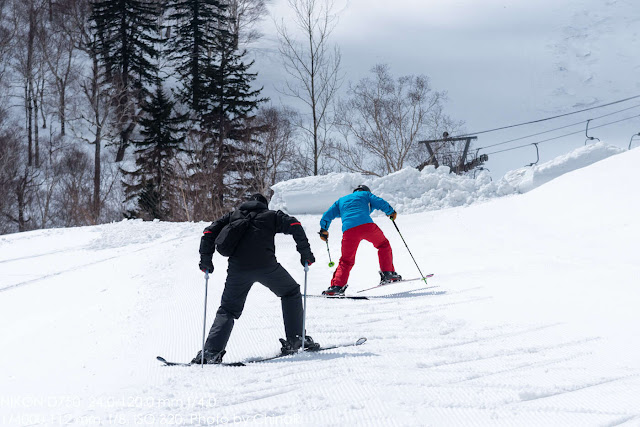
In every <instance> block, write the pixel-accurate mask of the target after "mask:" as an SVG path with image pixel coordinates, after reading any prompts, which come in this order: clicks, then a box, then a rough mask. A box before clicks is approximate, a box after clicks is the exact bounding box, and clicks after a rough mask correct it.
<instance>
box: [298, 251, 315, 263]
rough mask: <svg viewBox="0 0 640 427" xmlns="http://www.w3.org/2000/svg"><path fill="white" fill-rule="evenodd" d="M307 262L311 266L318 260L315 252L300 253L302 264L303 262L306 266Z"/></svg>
mask: <svg viewBox="0 0 640 427" xmlns="http://www.w3.org/2000/svg"><path fill="white" fill-rule="evenodd" d="M305 262H306V263H307V264H308V265H309V266H311V264H313V263H314V262H316V258H315V257H314V256H313V254H312V253H311V251H309V252H307V253H305V254H302V255H300V264H302V266H303V267H304V263H305Z"/></svg>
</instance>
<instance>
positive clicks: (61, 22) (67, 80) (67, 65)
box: [39, 2, 80, 137]
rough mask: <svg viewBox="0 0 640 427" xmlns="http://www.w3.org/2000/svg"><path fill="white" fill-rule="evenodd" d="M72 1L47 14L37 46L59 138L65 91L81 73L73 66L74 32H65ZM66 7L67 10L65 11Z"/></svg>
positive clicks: (64, 119)
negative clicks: (50, 91) (47, 77)
mask: <svg viewBox="0 0 640 427" xmlns="http://www.w3.org/2000/svg"><path fill="white" fill-rule="evenodd" d="M71 6H72V4H71V2H59V3H55V5H54V8H53V9H54V13H51V14H50V21H49V25H47V26H46V27H42V28H41V31H40V34H39V43H40V45H41V49H42V57H43V59H44V62H45V63H46V65H47V68H48V71H49V75H50V80H51V81H50V84H49V85H50V86H51V87H52V88H53V90H54V92H55V94H56V100H55V102H54V105H55V112H56V115H57V116H58V120H59V122H60V136H62V137H64V136H65V135H66V125H67V110H68V105H67V104H68V101H67V98H68V92H69V88H70V86H71V83H72V82H73V79H74V78H75V76H77V75H78V74H79V72H80V70H79V67H78V66H77V65H76V61H77V50H76V43H75V41H74V39H73V36H74V33H73V32H69V31H65V27H66V26H68V25H70V24H69V23H67V22H66V21H67V20H68V19H69V15H70V13H71V12H72V11H73V10H72V9H70V8H71ZM67 8H69V10H68V9H67Z"/></svg>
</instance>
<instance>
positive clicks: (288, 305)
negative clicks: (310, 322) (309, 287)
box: [256, 264, 302, 340]
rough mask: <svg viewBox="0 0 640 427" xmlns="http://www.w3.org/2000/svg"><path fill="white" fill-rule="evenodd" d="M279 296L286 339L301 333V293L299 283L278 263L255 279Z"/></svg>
mask: <svg viewBox="0 0 640 427" xmlns="http://www.w3.org/2000/svg"><path fill="white" fill-rule="evenodd" d="M256 280H257V281H258V282H260V283H262V284H263V285H264V286H266V287H267V288H269V290H270V291H271V292H273V293H274V294H276V295H277V296H278V297H280V301H281V304H282V319H283V321H284V332H285V335H286V337H287V339H291V340H293V339H294V338H295V337H296V336H301V335H302V295H301V294H300V285H299V284H298V283H297V282H296V281H295V280H294V279H293V277H291V275H290V274H289V272H288V271H287V270H285V269H284V267H282V266H281V265H280V264H277V266H275V267H270V268H269V269H267V270H265V272H264V273H262V274H261V275H260V276H259V277H258V278H257V279H256Z"/></svg>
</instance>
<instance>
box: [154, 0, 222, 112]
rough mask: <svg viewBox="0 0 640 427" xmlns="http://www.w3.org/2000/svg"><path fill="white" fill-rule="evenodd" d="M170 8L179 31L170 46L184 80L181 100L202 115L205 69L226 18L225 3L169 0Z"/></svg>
mask: <svg viewBox="0 0 640 427" xmlns="http://www.w3.org/2000/svg"><path fill="white" fill-rule="evenodd" d="M167 8H168V9H169V20H170V21H172V22H173V23H174V24H173V26H172V27H171V28H172V30H173V31H174V32H175V34H174V35H173V36H172V37H170V38H169V40H168V44H167V47H168V51H169V55H170V57H171V59H172V61H173V63H174V65H175V67H176V71H177V73H178V75H179V76H180V81H181V83H182V88H181V90H180V100H181V101H182V102H184V103H185V104H186V105H188V106H189V107H190V108H191V110H192V111H194V112H195V113H196V115H198V113H201V112H203V111H204V110H205V109H206V100H207V99H206V98H207V97H206V93H205V90H206V89H205V88H206V86H207V84H206V80H205V79H206V76H205V72H206V69H207V68H208V67H209V65H210V63H211V61H212V60H213V56H214V50H215V47H214V45H215V40H216V38H217V37H218V33H219V32H220V28H221V27H220V24H221V22H224V19H225V17H224V6H223V4H222V2H220V1H218V0H169V1H168V3H167Z"/></svg>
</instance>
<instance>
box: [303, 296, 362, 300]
mask: <svg viewBox="0 0 640 427" xmlns="http://www.w3.org/2000/svg"><path fill="white" fill-rule="evenodd" d="M307 296H308V297H313V298H327V299H369V297H365V296H364V295H361V296H359V295H307Z"/></svg>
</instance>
